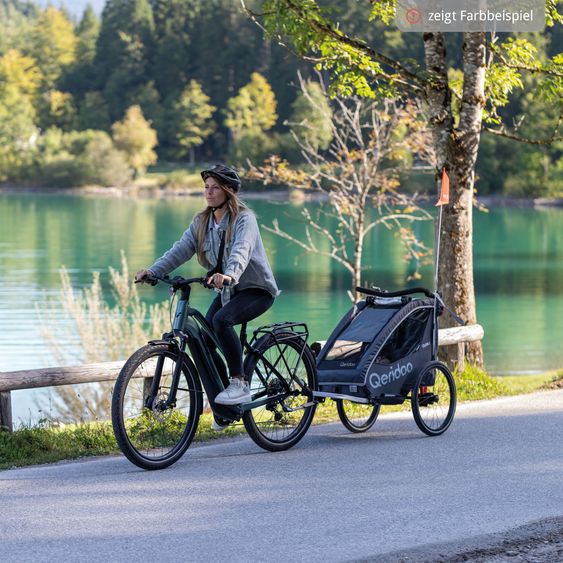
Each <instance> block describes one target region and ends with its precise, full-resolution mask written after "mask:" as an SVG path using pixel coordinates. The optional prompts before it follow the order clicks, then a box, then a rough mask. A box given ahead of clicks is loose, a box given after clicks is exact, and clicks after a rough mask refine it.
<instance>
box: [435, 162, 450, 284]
mask: <svg viewBox="0 0 563 563" xmlns="http://www.w3.org/2000/svg"><path fill="white" fill-rule="evenodd" d="M449 202H450V179H449V177H448V175H447V173H446V168H445V167H444V168H443V169H442V182H441V185H440V197H439V198H438V201H437V202H436V207H439V208H440V213H439V215H438V234H437V236H436V263H435V264H434V291H438V266H439V264H440V239H441V236H442V209H443V206H444V205H447V204H448V203H449Z"/></svg>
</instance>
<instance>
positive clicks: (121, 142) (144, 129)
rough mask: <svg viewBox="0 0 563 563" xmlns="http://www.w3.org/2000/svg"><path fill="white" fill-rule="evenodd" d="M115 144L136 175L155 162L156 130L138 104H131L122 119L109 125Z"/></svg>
mask: <svg viewBox="0 0 563 563" xmlns="http://www.w3.org/2000/svg"><path fill="white" fill-rule="evenodd" d="M111 129H112V133H113V140H114V143H115V146H116V147H117V148H118V149H119V150H122V151H123V152H124V153H125V154H126V155H127V161H128V163H129V165H130V166H131V168H133V170H134V171H135V175H136V176H138V175H139V174H140V173H142V172H144V171H145V170H146V168H147V166H150V165H151V164H154V163H155V162H156V152H154V148H155V147H156V145H157V144H158V141H157V136H156V131H155V130H154V129H153V128H152V127H151V125H150V122H148V121H147V120H146V119H145V117H144V116H143V112H142V110H141V108H140V107H139V106H131V107H130V108H129V109H128V110H127V112H126V114H125V117H124V118H123V120H122V121H119V122H117V123H114V124H113V125H112V127H111Z"/></svg>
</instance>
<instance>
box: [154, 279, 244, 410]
mask: <svg viewBox="0 0 563 563" xmlns="http://www.w3.org/2000/svg"><path fill="white" fill-rule="evenodd" d="M179 291H180V298H179V300H178V304H177V305H176V311H175V314H174V320H173V324H172V332H169V333H165V334H164V335H163V336H162V340H160V341H154V340H153V341H151V343H155V344H156V343H160V342H165V343H167V344H171V345H173V346H174V347H175V348H176V349H177V351H178V353H179V356H180V358H181V361H179V362H177V364H176V366H175V369H174V373H173V374H172V383H171V385H170V393H169V395H168V398H167V406H168V407H173V406H174V405H175V402H176V393H177V390H178V386H179V384H180V376H181V372H182V365H183V364H184V363H187V364H190V363H192V362H193V364H194V365H195V368H196V370H197V374H198V376H199V379H200V381H201V384H202V386H203V388H204V390H205V393H206V395H207V398H208V400H209V404H210V406H211V408H212V410H213V412H214V413H215V414H216V415H217V416H220V417H221V418H224V419H226V420H231V421H235V420H239V419H240V417H241V416H242V410H241V409H240V408H239V407H238V406H227V405H218V404H215V403H214V399H215V397H216V396H217V395H218V394H219V393H220V392H221V391H223V389H225V387H226V386H227V385H228V384H229V382H228V380H227V379H226V378H222V377H221V372H220V370H219V369H218V367H217V365H216V364H215V361H214V359H213V356H212V353H211V350H210V349H209V346H208V344H207V339H209V340H210V341H211V342H212V343H213V345H215V346H216V347H217V348H219V349H220V345H219V342H218V340H217V337H216V335H215V333H214V332H213V330H212V329H211V327H210V326H209V324H208V322H207V321H206V319H205V317H204V316H203V315H202V314H201V312H200V311H198V310H197V309H194V308H193V307H190V306H189V299H190V293H191V287H190V286H189V285H188V286H184V287H181V288H180V290H179ZM186 350H189V354H188V353H187V352H186ZM217 359H219V358H217ZM162 363H163V362H162V361H160V360H159V363H158V364H157V366H156V370H155V375H154V377H153V381H152V384H151V391H150V394H149V397H148V399H147V407H149V408H150V406H151V404H150V403H151V402H152V400H154V397H155V396H156V393H157V391H158V386H159V383H160V376H161V373H162Z"/></svg>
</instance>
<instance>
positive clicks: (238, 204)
mask: <svg viewBox="0 0 563 563" xmlns="http://www.w3.org/2000/svg"><path fill="white" fill-rule="evenodd" d="M217 183H218V184H219V186H220V187H221V189H222V190H223V192H225V195H226V196H227V203H226V206H227V211H228V212H229V226H228V227H227V233H226V239H225V242H229V241H230V240H231V237H232V234H233V225H234V224H235V221H236V220H237V217H238V216H239V214H240V213H242V212H243V211H246V210H248V207H247V205H246V204H245V203H244V202H243V201H242V200H241V199H240V198H239V197H238V196H237V194H236V193H235V192H234V191H233V190H232V189H231V188H229V187H228V186H226V185H225V184H222V183H221V182H219V181H218V182H217ZM212 215H213V207H207V208H205V209H204V210H203V211H202V212H201V213H198V214H197V215H196V216H195V218H196V219H199V225H198V227H197V249H196V250H197V258H198V260H199V262H200V264H205V262H206V260H205V250H204V248H203V243H204V241H205V235H206V234H207V228H208V227H209V220H210V219H211V217H212Z"/></svg>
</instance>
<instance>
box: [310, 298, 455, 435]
mask: <svg viewBox="0 0 563 563" xmlns="http://www.w3.org/2000/svg"><path fill="white" fill-rule="evenodd" d="M357 290H358V291H359V292H361V293H363V294H365V295H366V298H365V299H364V300H361V301H359V302H358V303H356V305H355V306H354V307H352V309H350V310H349V311H348V312H347V313H346V315H344V317H343V318H342V320H341V321H340V322H339V323H338V325H337V326H336V328H335V329H334V331H333V332H332V334H331V335H330V337H329V338H328V340H327V341H326V344H325V345H324V346H323V347H322V348H321V350H320V352H319V353H318V356H317V372H318V391H317V392H316V393H314V395H315V396H316V397H318V398H331V399H334V400H335V401H336V402H337V408H338V413H339V416H340V419H341V420H342V422H343V423H344V425H345V426H346V428H348V429H349V430H351V431H352V432H363V431H365V430H368V429H369V428H371V426H372V425H373V424H374V423H375V420H376V419H377V415H378V414H379V409H380V407H381V405H391V404H402V403H404V402H405V401H410V402H411V405H412V412H413V416H414V419H415V421H416V424H417V425H418V427H419V428H420V429H421V430H422V431H423V432H424V433H426V434H428V435H431V436H436V435H439V434H442V433H443V432H445V431H446V430H447V428H448V427H449V425H450V424H451V422H452V420H453V417H454V414H455V407H456V388H455V382H454V379H453V377H452V374H451V372H450V370H449V369H448V367H447V366H446V365H445V364H443V363H441V362H438V361H436V352H437V344H438V323H437V318H438V316H439V315H440V314H441V313H442V310H443V302H442V300H441V298H440V296H439V294H438V293H437V292H430V291H429V290H427V289H424V288H413V289H405V290H402V291H396V292H387V291H381V290H379V289H366V288H357ZM416 294H423V296H422V297H418V298H415V297H414V295H416Z"/></svg>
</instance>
